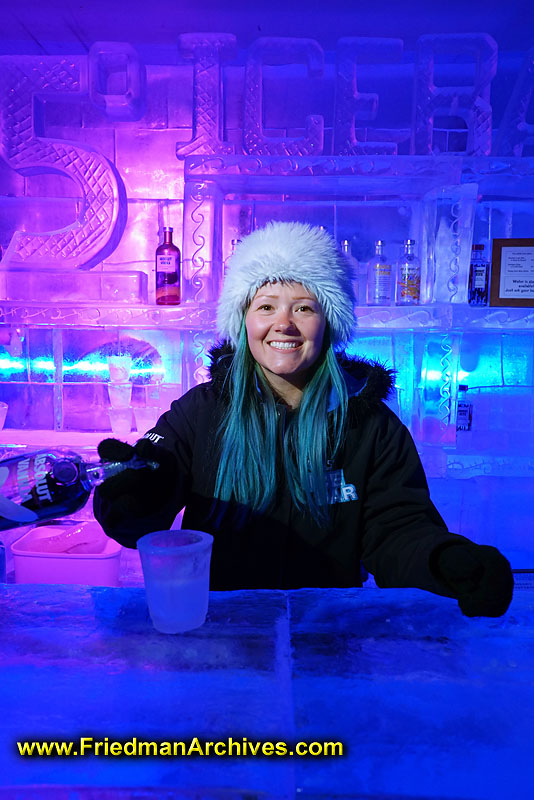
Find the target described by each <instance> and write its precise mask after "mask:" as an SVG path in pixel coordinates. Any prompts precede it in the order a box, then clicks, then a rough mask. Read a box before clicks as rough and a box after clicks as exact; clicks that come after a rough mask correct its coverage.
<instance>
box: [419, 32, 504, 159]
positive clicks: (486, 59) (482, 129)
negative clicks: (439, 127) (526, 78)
mask: <svg viewBox="0 0 534 800" xmlns="http://www.w3.org/2000/svg"><path fill="white" fill-rule="evenodd" d="M436 54H439V55H442V54H446V55H450V56H452V57H454V58H456V57H458V56H462V55H469V56H471V57H473V59H474V61H475V79H474V85H472V86H436V85H435V84H434V56H435V55H436ZM496 71H497V44H496V43H495V41H494V40H493V39H492V38H491V36H489V35H488V34H485V33H473V34H461V33H460V34H456V33H454V34H442V35H436V36H433V35H432V36H421V37H420V39H419V41H418V48H417V61H416V66H415V81H414V86H415V98H414V123H413V142H412V153H413V154H415V155H431V154H432V152H433V143H432V134H433V129H434V114H435V113H436V112H437V111H438V110H439V111H441V112H442V114H443V115H448V116H451V117H461V118H462V119H463V120H464V121H465V122H466V124H467V147H466V151H465V152H466V155H470V156H489V154H490V152H491V125H492V113H491V105H490V86H491V81H492V79H493V77H494V76H495V73H496Z"/></svg>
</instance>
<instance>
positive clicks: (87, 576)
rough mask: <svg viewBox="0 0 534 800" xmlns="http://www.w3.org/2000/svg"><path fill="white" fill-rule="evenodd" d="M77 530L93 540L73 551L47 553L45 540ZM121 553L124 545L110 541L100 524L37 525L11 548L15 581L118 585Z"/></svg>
mask: <svg viewBox="0 0 534 800" xmlns="http://www.w3.org/2000/svg"><path fill="white" fill-rule="evenodd" d="M74 525H75V526H77V528H74V527H72V526H74ZM75 530H76V531H78V530H83V531H85V532H87V533H88V534H90V536H88V539H90V540H91V541H88V542H87V543H81V544H78V545H76V544H75V545H74V546H73V547H72V548H70V552H59V553H58V552H44V551H43V548H44V540H46V539H50V537H57V536H58V535H59V534H61V533H63V532H69V533H71V532H74V531H75ZM82 538H83V537H82ZM40 542H43V544H42V545H40ZM40 548H41V549H40ZM121 550H122V546H121V545H120V544H119V543H118V542H116V541H114V540H113V539H109V538H108V537H107V536H106V535H105V534H104V533H103V532H102V529H101V528H100V525H98V523H97V522H79V521H78V522H72V521H71V522H69V523H68V524H64V523H63V524H61V525H58V524H55V525H54V524H48V525H39V526H35V527H33V528H31V529H30V530H29V531H28V532H27V533H25V534H24V536H21V538H20V539H19V540H18V541H17V542H15V543H14V544H12V545H11V553H12V555H13V563H14V567H15V582H16V583H70V584H73V583H74V584H84V585H89V586H118V585H119V564H120V554H121Z"/></svg>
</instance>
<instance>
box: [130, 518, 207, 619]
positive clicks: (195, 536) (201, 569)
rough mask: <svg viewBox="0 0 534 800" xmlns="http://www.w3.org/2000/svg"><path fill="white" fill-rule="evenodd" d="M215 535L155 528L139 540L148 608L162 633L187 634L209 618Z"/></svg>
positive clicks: (138, 546) (138, 545)
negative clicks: (212, 554)
mask: <svg viewBox="0 0 534 800" xmlns="http://www.w3.org/2000/svg"><path fill="white" fill-rule="evenodd" d="M212 544H213V536H211V535H210V534H209V533H204V532H203V531H188V530H172V531H155V532H154V533H148V534H147V535H146V536H142V537H141V538H140V539H139V540H138V542H137V548H138V550H139V555H140V556H141V565H142V568H143V576H144V579H145V590H146V599H147V604H148V610H149V613H150V617H151V619H152V624H153V625H154V628H155V629H156V630H157V631H159V632H160V633H185V631H191V630H193V629H194V628H199V627H200V626H201V625H203V624H204V622H205V620H206V614H207V611H208V598H209V579H210V559H211V546H212Z"/></svg>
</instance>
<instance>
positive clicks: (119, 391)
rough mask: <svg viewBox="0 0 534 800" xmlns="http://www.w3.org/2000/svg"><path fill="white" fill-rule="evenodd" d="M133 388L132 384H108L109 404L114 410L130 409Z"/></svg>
mask: <svg viewBox="0 0 534 800" xmlns="http://www.w3.org/2000/svg"><path fill="white" fill-rule="evenodd" d="M132 388H133V387H132V384H131V383H108V394H109V402H110V404H111V405H112V406H113V408H129V406H130V401H131V399H132Z"/></svg>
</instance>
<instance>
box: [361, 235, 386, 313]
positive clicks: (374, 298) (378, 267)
mask: <svg viewBox="0 0 534 800" xmlns="http://www.w3.org/2000/svg"><path fill="white" fill-rule="evenodd" d="M384 245H385V242H384V241H382V240H381V239H379V240H378V241H377V242H375V255H374V258H372V259H371V260H370V261H369V264H368V265H367V304H368V305H370V306H389V305H391V277H392V275H391V272H392V270H391V262H390V261H389V260H388V259H387V258H386V256H385V255H384Z"/></svg>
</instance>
